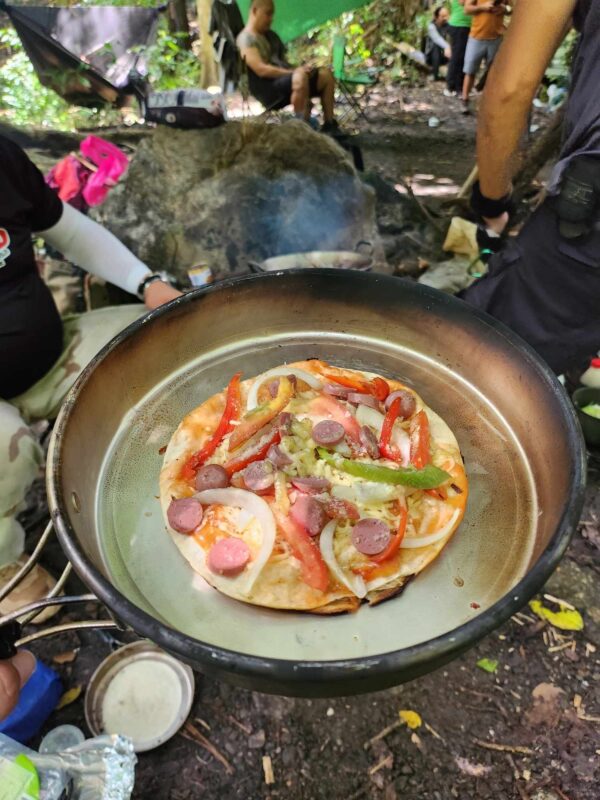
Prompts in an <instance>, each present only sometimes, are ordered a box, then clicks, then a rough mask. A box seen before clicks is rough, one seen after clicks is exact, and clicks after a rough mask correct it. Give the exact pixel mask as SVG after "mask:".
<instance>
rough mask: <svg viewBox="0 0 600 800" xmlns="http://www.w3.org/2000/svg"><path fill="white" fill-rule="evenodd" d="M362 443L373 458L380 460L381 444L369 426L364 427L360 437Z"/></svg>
mask: <svg viewBox="0 0 600 800" xmlns="http://www.w3.org/2000/svg"><path fill="white" fill-rule="evenodd" d="M358 438H359V440H360V443H361V444H362V446H363V447H364V448H365V450H366V451H367V455H369V456H370V457H371V458H379V455H380V453H379V443H378V442H377V437H376V436H375V434H374V433H373V431H372V430H371V428H369V426H368V425H363V426H362V428H361V429H360V433H359V435H358Z"/></svg>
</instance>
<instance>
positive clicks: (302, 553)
mask: <svg viewBox="0 0 600 800" xmlns="http://www.w3.org/2000/svg"><path fill="white" fill-rule="evenodd" d="M271 510H272V511H273V515H274V516H275V520H276V522H277V526H278V527H279V530H280V531H281V532H282V534H283V536H284V538H285V540H286V542H287V543H288V544H289V546H290V547H291V548H292V552H293V554H294V556H295V557H296V558H297V559H298V561H299V562H300V569H301V571H302V579H303V580H304V582H305V583H307V584H308V585H309V586H312V588H313V589H318V590H319V591H321V592H326V591H327V587H328V586H329V570H328V569H327V564H326V563H325V562H324V561H323V556H322V555H321V551H320V550H319V547H318V545H317V543H316V542H315V540H314V539H311V537H310V536H309V535H308V533H307V532H306V531H305V530H304V528H303V527H302V526H301V525H298V523H297V522H296V521H295V520H293V519H292V518H291V517H288V516H286V515H285V514H283V513H282V512H281V511H280V510H279V509H278V508H277V507H276V506H275V505H273V504H272V505H271Z"/></svg>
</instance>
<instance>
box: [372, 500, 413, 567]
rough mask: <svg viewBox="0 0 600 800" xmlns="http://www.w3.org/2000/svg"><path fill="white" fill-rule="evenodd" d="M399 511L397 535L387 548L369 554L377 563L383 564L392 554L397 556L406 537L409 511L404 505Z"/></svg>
mask: <svg viewBox="0 0 600 800" xmlns="http://www.w3.org/2000/svg"><path fill="white" fill-rule="evenodd" d="M398 513H399V516H400V520H399V522H398V530H397V531H396V535H395V536H393V537H392V538H391V539H390V543H389V544H388V546H387V547H386V548H385V550H383V551H382V552H381V553H377V555H376V556H369V558H370V560H371V561H374V562H375V563H376V564H381V563H382V562H383V561H387V560H388V559H390V558H392V556H395V555H396V553H397V552H398V550H399V549H400V545H401V544H402V539H404V534H405V533H406V523H407V521H408V513H407V511H406V509H405V508H404V506H400V508H399V509H398Z"/></svg>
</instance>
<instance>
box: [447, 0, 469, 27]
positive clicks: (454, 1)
mask: <svg viewBox="0 0 600 800" xmlns="http://www.w3.org/2000/svg"><path fill="white" fill-rule="evenodd" d="M448 21H449V23H450V25H452V26H453V27H454V28H470V27H471V22H473V17H472V16H471V15H470V14H467V12H466V11H465V9H464V6H463V5H461V3H459V2H458V0H450V19H449V20H448Z"/></svg>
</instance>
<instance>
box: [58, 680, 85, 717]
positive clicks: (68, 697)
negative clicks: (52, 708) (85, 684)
mask: <svg viewBox="0 0 600 800" xmlns="http://www.w3.org/2000/svg"><path fill="white" fill-rule="evenodd" d="M80 694H81V686H73V688H72V689H67V691H66V692H65V693H64V694H63V696H62V697H61V698H60V700H59V701H58V705H57V706H56V711H60V709H61V708H64V707H65V706H70V705H71V703H74V702H75V700H77V698H78V697H79V695H80Z"/></svg>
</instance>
